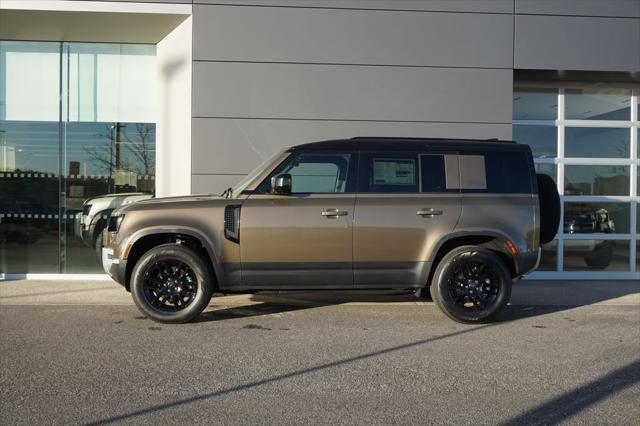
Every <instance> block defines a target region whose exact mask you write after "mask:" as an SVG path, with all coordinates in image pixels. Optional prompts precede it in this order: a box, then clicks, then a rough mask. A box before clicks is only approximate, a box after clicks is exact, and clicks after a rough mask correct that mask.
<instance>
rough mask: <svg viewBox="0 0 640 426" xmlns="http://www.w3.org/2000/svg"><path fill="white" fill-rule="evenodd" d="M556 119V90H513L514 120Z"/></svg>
mask: <svg viewBox="0 0 640 426" xmlns="http://www.w3.org/2000/svg"><path fill="white" fill-rule="evenodd" d="M557 117H558V91H557V90H556V89H534V88H516V89H514V92H513V119H514V120H555V119H557Z"/></svg>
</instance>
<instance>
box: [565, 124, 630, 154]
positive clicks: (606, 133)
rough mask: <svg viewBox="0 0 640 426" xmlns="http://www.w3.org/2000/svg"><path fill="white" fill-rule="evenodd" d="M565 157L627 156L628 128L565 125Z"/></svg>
mask: <svg viewBox="0 0 640 426" xmlns="http://www.w3.org/2000/svg"><path fill="white" fill-rule="evenodd" d="M564 141H565V142H564V144H565V145H564V155H565V157H589V158H629V154H630V149H629V146H630V143H631V142H630V134H629V129H612V128H600V127H567V128H565V134H564Z"/></svg>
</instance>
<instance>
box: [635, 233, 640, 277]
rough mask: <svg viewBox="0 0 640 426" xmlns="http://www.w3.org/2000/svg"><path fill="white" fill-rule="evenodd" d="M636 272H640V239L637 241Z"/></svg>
mask: <svg viewBox="0 0 640 426" xmlns="http://www.w3.org/2000/svg"><path fill="white" fill-rule="evenodd" d="M636 272H640V240H639V241H636Z"/></svg>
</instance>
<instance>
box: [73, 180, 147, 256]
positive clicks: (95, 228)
mask: <svg viewBox="0 0 640 426" xmlns="http://www.w3.org/2000/svg"><path fill="white" fill-rule="evenodd" d="M152 197H153V195H151V194H146V193H144V192H127V193H121V194H105V195H99V196H97V197H93V198H88V199H87V200H85V201H84V203H82V213H78V214H77V215H75V223H74V229H75V234H76V236H77V237H78V238H80V239H81V240H82V241H83V242H84V243H85V244H86V245H87V246H89V247H92V248H93V249H95V250H96V253H97V254H98V256H100V253H101V250H102V231H103V230H104V229H105V228H106V227H107V223H108V222H109V216H110V215H111V212H112V211H113V210H114V209H116V208H117V207H120V206H123V205H127V204H131V203H135V202H136V201H140V200H148V199H149V198H152Z"/></svg>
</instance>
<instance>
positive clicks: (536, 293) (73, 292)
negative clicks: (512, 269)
mask: <svg viewBox="0 0 640 426" xmlns="http://www.w3.org/2000/svg"><path fill="white" fill-rule="evenodd" d="M267 302H268V303H279V304H287V305H308V306H316V305H317V306H322V305H341V304H349V305H364V306H366V305H372V304H386V305H429V304H432V302H430V301H423V300H421V299H418V298H416V297H415V296H414V295H413V294H408V293H406V292H400V291H392V290H388V291H332V292H280V293H276V292H265V293H259V294H248V295H229V296H222V295H214V298H213V299H212V300H211V305H213V307H215V306H245V305H252V304H260V303H267ZM132 303H133V302H132V300H131V295H130V294H129V293H127V292H126V291H125V290H124V288H122V287H121V286H120V285H118V284H117V283H115V282H111V281H55V280H50V281H44V280H16V281H0V306H1V305H131V304H132ZM511 304H512V305H514V306H526V305H531V306H586V305H594V304H598V305H627V306H629V305H632V306H638V307H640V282H639V281H520V282H518V283H516V284H515V285H514V286H513V294H512V297H511Z"/></svg>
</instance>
